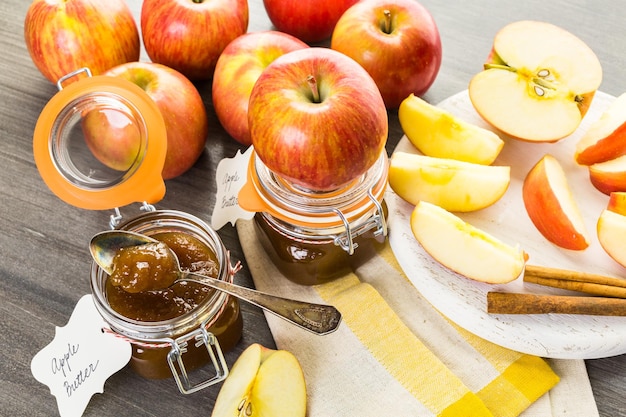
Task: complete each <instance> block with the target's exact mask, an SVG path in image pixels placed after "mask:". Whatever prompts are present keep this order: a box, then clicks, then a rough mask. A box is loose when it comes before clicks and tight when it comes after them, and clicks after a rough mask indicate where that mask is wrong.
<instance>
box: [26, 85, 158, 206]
mask: <svg viewBox="0 0 626 417" xmlns="http://www.w3.org/2000/svg"><path fill="white" fill-rule="evenodd" d="M92 93H112V94H117V95H119V96H121V97H123V98H124V99H126V100H128V101H129V102H131V103H132V104H133V105H135V106H136V108H137V110H138V111H139V113H140V114H141V115H142V117H143V118H144V120H145V123H146V126H147V135H148V146H147V148H146V154H145V156H144V158H143V161H142V162H141V164H140V165H139V167H138V168H137V169H136V171H135V172H134V173H133V174H132V175H131V176H130V177H129V178H128V179H126V180H124V181H123V182H121V183H119V184H116V185H115V186H112V187H109V188H103V189H87V188H81V187H77V186H76V185H75V184H73V183H72V182H70V181H68V179H67V178H66V177H65V176H64V175H63V174H62V173H61V172H60V171H59V170H58V169H57V167H56V166H55V164H54V161H53V156H52V153H51V150H50V149H51V148H50V146H51V145H50V141H51V137H52V129H53V125H54V123H55V120H56V118H57V116H58V115H59V113H60V112H61V111H62V110H63V109H64V108H65V107H66V106H67V104H68V103H71V102H72V101H73V100H75V99H78V98H80V97H81V96H85V95H88V94H92ZM166 152H167V134H166V130H165V122H164V121H163V116H162V115H161V112H160V110H159V108H158V107H157V105H156V103H155V102H154V100H152V99H151V98H150V96H148V94H146V92H145V91H144V90H142V89H141V88H140V87H139V86H137V85H135V84H133V83H132V82H130V81H127V80H124V79H122V78H118V77H111V76H94V77H89V78H84V79H81V80H80V81H78V82H74V83H71V84H70V85H68V86H67V87H66V88H63V89H62V90H60V91H59V92H58V93H57V94H56V95H54V96H53V97H52V99H51V100H50V101H49V102H48V103H47V104H46V106H45V107H44V109H43V110H42V112H41V115H40V116H39V119H38V120H37V125H36V126H35V131H34V134H33V154H34V158H35V164H36V165H37V169H38V170H39V173H40V175H41V177H42V179H43V180H44V182H45V183H46V185H47V186H48V188H49V189H50V190H51V191H52V192H53V193H54V194H55V195H56V196H57V197H59V198H60V199H61V200H63V201H65V202H66V203H68V204H71V205H73V206H75V207H79V208H83V209H88V210H108V209H112V208H116V207H122V206H126V205H129V204H132V203H137V202H147V203H149V204H154V203H156V202H158V201H160V200H162V199H163V197H164V196H165V183H164V181H163V177H162V175H161V172H162V170H163V165H164V163H165V154H166Z"/></svg>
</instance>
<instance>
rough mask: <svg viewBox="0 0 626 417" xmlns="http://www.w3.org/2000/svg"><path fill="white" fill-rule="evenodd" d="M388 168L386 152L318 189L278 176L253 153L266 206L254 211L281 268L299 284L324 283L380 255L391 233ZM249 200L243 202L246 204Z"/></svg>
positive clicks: (252, 178) (255, 178)
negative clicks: (332, 186) (352, 175)
mask: <svg viewBox="0 0 626 417" xmlns="http://www.w3.org/2000/svg"><path fill="white" fill-rule="evenodd" d="M387 172H388V157H387V155H386V153H385V152H384V151H383V152H382V153H381V155H380V157H379V158H378V160H377V161H376V163H375V164H374V165H372V167H370V169H369V170H368V171H367V172H365V173H364V174H363V175H361V176H359V177H358V178H356V179H354V180H353V181H351V182H350V183H348V184H347V185H345V186H342V187H341V188H339V189H337V190H333V191H331V192H315V191H310V190H306V189H303V188H301V187H299V186H297V185H294V184H292V183H290V182H288V181H286V180H285V179H283V178H281V177H279V176H277V175H275V174H274V173H273V172H272V171H271V170H269V169H268V168H267V167H266V166H265V165H264V164H263V162H262V161H261V160H260V159H259V158H256V157H255V155H254V154H253V156H252V159H251V163H250V166H249V172H248V183H249V184H250V186H251V187H253V188H254V193H255V194H256V195H257V196H258V198H259V201H260V202H261V203H260V205H259V204H257V206H260V207H262V209H260V210H259V209H258V207H257V209H256V210H254V211H256V214H255V216H254V224H255V229H256V231H257V235H258V237H259V239H260V241H261V244H262V246H263V248H264V249H265V251H266V252H267V254H268V255H269V257H270V258H271V260H272V261H273V263H274V264H275V265H276V267H277V268H278V269H279V270H280V271H281V273H282V274H283V275H285V277H287V278H288V279H289V280H291V281H293V282H295V283H298V284H302V285H315V284H322V283H324V282H328V281H331V280H333V279H335V278H337V277H339V276H341V275H342V274H344V273H345V272H346V271H347V270H349V269H350V268H354V267H356V266H357V265H358V264H360V263H362V262H364V261H365V260H367V259H369V258H370V257H371V256H372V255H373V254H375V253H376V247H377V246H378V245H380V244H382V242H384V240H385V239H386V236H387V223H386V216H387V209H386V205H385V203H384V200H383V197H384V193H385V189H386V186H387ZM248 192H249V190H248ZM240 196H241V194H240ZM248 196H249V194H248ZM244 199H247V197H245V196H244ZM246 203H249V201H243V204H242V202H241V201H240V204H241V205H242V207H244V208H246V207H245V205H246Z"/></svg>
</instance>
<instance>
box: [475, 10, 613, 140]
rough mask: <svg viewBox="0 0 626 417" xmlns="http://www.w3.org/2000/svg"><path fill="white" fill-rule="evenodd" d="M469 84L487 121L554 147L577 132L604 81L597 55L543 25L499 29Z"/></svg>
mask: <svg viewBox="0 0 626 417" xmlns="http://www.w3.org/2000/svg"><path fill="white" fill-rule="evenodd" d="M484 68H485V69H484V71H482V72H480V73H478V74H476V75H475V76H474V77H473V78H472V80H471V81H470V84H469V96H470V99H471V102H472V104H473V106H474V108H475V109H476V111H477V112H478V114H480V115H481V116H482V117H483V118H484V119H485V120H486V121H487V122H489V123H491V124H492V125H493V126H495V127H496V128H498V129H500V130H502V131H503V132H505V133H507V134H509V135H511V136H513V137H515V138H518V139H522V140H527V141H532V142H555V141H557V140H559V139H561V138H563V137H565V136H567V135H569V134H571V133H572V132H574V131H575V130H576V128H577V127H578V126H579V125H580V122H581V121H582V118H583V116H584V115H585V113H586V112H587V109H588V108H589V106H590V104H591V101H592V99H593V96H594V94H595V92H596V90H597V89H598V87H599V86H600V83H601V81H602V67H601V65H600V62H599V60H598V58H597V56H596V55H595V54H594V52H593V51H592V50H591V49H590V48H589V46H587V45H586V44H585V43H584V42H583V41H582V40H580V39H579V38H578V37H576V36H575V35H573V34H571V33H570V32H568V31H566V30H564V29H562V28H560V27H557V26H554V25H552V24H549V23H545V22H538V21H519V22H514V23H511V24H509V25H507V26H505V27H504V28H502V29H501V30H500V31H499V32H498V33H497V34H496V36H495V38H494V43H493V48H492V51H491V53H490V55H489V58H488V59H487V62H486V63H485V65H484Z"/></svg>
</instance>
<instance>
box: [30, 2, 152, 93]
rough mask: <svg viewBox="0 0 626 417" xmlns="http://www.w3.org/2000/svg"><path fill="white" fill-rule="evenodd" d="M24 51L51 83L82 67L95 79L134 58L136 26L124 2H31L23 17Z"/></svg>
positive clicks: (135, 53) (137, 50)
mask: <svg viewBox="0 0 626 417" xmlns="http://www.w3.org/2000/svg"><path fill="white" fill-rule="evenodd" d="M24 40H25V42H26V47H27V48H28V52H29V53H30V56H31V58H32V60H33V63H34V64H35V66H36V67H37V69H39V71H40V72H41V73H42V74H43V76H44V77H46V78H47V79H48V80H50V81H51V82H53V83H56V82H57V81H58V80H59V78H61V77H63V76H64V75H67V74H69V73H70V72H72V71H76V70H78V69H81V68H84V67H87V68H89V69H90V70H91V73H92V74H93V75H98V74H101V73H103V72H104V71H106V70H108V69H109V68H112V67H114V66H116V65H120V64H123V63H125V62H130V61H137V60H138V59H139V52H140V42H139V32H138V30H137V25H136V24H135V20H134V19H133V15H132V13H131V11H130V9H129V8H128V6H127V5H126V3H125V2H124V0H110V1H106V2H103V1H98V0H34V1H33V2H32V3H31V5H30V6H29V8H28V11H27V12H26V17H25V19H24Z"/></svg>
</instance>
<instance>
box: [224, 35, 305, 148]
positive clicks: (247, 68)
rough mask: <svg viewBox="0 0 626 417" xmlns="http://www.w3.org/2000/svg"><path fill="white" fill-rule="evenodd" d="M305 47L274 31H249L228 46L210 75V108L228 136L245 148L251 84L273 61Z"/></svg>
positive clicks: (248, 138)
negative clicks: (211, 106)
mask: <svg viewBox="0 0 626 417" xmlns="http://www.w3.org/2000/svg"><path fill="white" fill-rule="evenodd" d="M302 48H308V45H307V44H306V43H304V42H302V41H301V40H299V39H297V38H295V37H293V36H291V35H287V34H286V33H282V32H277V31H266V32H252V33H248V34H245V35H242V36H240V37H238V38H237V39H235V40H234V41H232V42H231V43H229V44H228V46H227V47H226V49H224V52H222V55H220V58H219V59H218V60H217V66H216V67H215V73H214V74H213V107H214V108H215V113H216V114H217V118H218V119H219V121H220V123H221V124H222V126H223V127H224V129H226V131H227V132H228V134H229V135H230V136H232V137H233V138H234V139H235V140H237V141H238V142H240V143H242V144H244V145H246V146H248V145H250V144H251V143H252V139H251V138H250V129H249V128H248V101H249V100H250V93H251V92H252V87H253V86H254V83H255V82H256V80H257V79H258V78H259V76H260V75H261V73H262V72H263V70H264V69H265V68H266V67H267V66H268V65H269V64H270V63H272V62H273V61H274V60H275V59H276V58H278V57H279V56H281V55H284V54H285V53H287V52H291V51H295V50H296V49H302Z"/></svg>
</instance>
